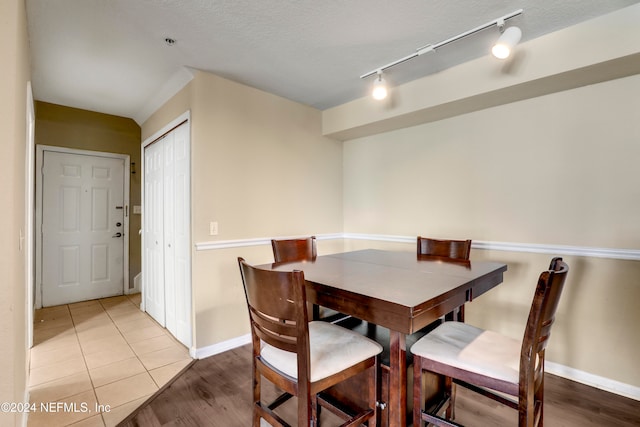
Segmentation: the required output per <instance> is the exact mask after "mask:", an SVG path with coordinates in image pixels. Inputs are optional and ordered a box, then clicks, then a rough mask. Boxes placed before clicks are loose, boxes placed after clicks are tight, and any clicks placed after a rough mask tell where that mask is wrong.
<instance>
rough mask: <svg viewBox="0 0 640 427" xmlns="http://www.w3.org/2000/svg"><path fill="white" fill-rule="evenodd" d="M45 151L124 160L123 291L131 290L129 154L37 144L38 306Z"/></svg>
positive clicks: (38, 305) (38, 301)
mask: <svg viewBox="0 0 640 427" xmlns="http://www.w3.org/2000/svg"><path fill="white" fill-rule="evenodd" d="M45 151H51V152H57V153H65V154H78V155H84V156H93V157H107V158H110V159H120V160H124V180H123V182H124V209H125V211H124V226H123V232H124V239H123V244H124V248H123V263H122V264H123V266H122V267H123V268H122V270H123V271H122V278H123V280H122V283H123V285H122V293H123V295H126V294H128V293H129V292H128V291H129V287H130V284H129V216H130V215H131V212H129V190H130V188H129V186H130V180H131V160H130V156H129V155H128V154H119V153H107V152H103V151H91V150H79V149H75V148H66V147H56V146H52V145H41V144H38V145H36V169H35V170H36V222H35V227H36V274H35V281H36V294H35V300H36V301H35V303H36V308H42V189H43V182H42V166H43V162H44V153H45Z"/></svg>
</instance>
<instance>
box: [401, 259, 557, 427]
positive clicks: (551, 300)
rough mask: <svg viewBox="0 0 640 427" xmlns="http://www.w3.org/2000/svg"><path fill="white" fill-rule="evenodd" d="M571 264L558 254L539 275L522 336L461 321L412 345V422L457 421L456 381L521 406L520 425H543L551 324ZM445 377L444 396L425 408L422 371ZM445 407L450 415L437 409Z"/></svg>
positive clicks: (443, 422) (439, 329)
mask: <svg viewBox="0 0 640 427" xmlns="http://www.w3.org/2000/svg"><path fill="white" fill-rule="evenodd" d="M568 271H569V267H568V266H567V264H566V263H565V262H563V261H562V258H554V259H553V260H552V261H551V265H550V266H549V270H547V271H543V272H542V273H541V274H540V278H539V279H538V284H537V286H536V290H535V295H534V297H533V303H532V304H531V309H530V311H529V318H528V320H527V324H526V327H525V331H524V337H523V339H522V340H521V341H520V340H516V339H513V338H510V337H506V336H504V335H501V334H499V333H496V332H492V331H487V330H483V329H480V328H476V327H474V326H471V325H468V324H466V323H461V322H445V323H443V324H442V325H440V326H438V327H437V328H436V329H434V330H433V331H432V332H430V333H429V334H427V335H425V336H424V337H423V338H421V339H420V340H419V341H418V342H416V343H415V344H414V345H413V346H412V347H411V352H412V353H413V364H414V386H413V393H414V395H413V399H414V403H413V408H414V410H413V425H414V427H419V426H420V425H421V422H422V421H426V422H428V423H431V424H434V425H437V426H459V425H460V424H456V423H452V422H450V421H449V420H451V419H454V418H455V413H454V411H453V409H454V407H453V405H454V394H453V392H454V391H455V390H454V389H453V386H452V383H454V384H456V385H460V386H463V387H466V388H469V389H471V390H473V391H475V392H478V393H481V394H483V395H485V396H487V397H490V398H492V399H494V400H496V401H498V402H500V403H502V404H505V405H507V406H509V407H511V408H514V409H517V410H518V413H519V415H518V419H519V421H518V426H519V427H534V426H542V422H543V392H544V360H545V348H546V346H547V343H548V340H549V335H550V333H551V326H552V325H553V321H554V318H555V312H556V308H557V306H558V301H559V300H560V295H561V293H562V288H563V287H564V282H565V280H566V277H567V273H568ZM424 371H426V372H432V373H436V374H439V375H442V376H444V377H445V378H446V381H445V384H446V388H447V390H446V393H445V400H443V401H442V402H440V404H438V405H434V407H435V409H434V410H430V411H429V412H426V411H424V410H423V404H424V398H423V396H422V387H421V382H422V373H423V372H424ZM445 409H446V418H447V419H449V420H447V419H445V418H443V417H441V416H440V415H439V414H441V413H442V412H443V410H445Z"/></svg>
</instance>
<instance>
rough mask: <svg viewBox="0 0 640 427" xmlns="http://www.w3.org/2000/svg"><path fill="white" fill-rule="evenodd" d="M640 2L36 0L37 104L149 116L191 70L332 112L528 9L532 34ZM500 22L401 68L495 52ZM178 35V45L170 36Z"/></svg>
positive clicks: (521, 21)
mask: <svg viewBox="0 0 640 427" xmlns="http://www.w3.org/2000/svg"><path fill="white" fill-rule="evenodd" d="M638 2H640V0H636V1H630V0H606V1H604V0H563V1H558V0H520V1H515V0H502V1H500V0H430V1H427V0H398V1H389V0H349V1H318V0H54V1H52V0H27V2H26V3H27V17H28V23H29V37H30V43H31V61H32V62H31V65H32V80H33V81H32V85H33V90H34V96H35V98H36V99H37V100H41V101H46V102H51V103H56V104H61V105H67V106H71V107H77V108H83V109H87V110H92V111H99V112H103V113H108V114H115V115H119V116H124V117H131V118H134V119H136V120H137V121H138V122H141V121H143V120H144V119H146V117H148V115H149V114H150V113H151V112H152V111H150V110H149V108H152V107H150V105H153V103H154V100H155V101H157V100H158V94H159V93H160V92H162V91H166V90H170V89H171V86H172V85H180V84H181V82H184V81H186V80H185V79H187V78H188V77H185V76H186V75H187V74H188V73H186V72H185V68H184V67H188V68H195V69H200V70H205V71H209V72H212V73H215V74H217V75H220V76H222V77H226V78H228V79H231V80H234V81H237V82H240V83H244V84H247V85H249V86H253V87H256V88H258V89H262V90H265V91H267V92H271V93H274V94H276V95H280V96H283V97H285V98H288V99H291V100H294V101H298V102H301V103H303V104H307V105H309V106H312V107H316V108H319V109H326V108H329V107H332V106H335V105H339V104H342V103H345V102H347V101H350V100H353V99H356V98H360V97H362V96H365V95H366V94H367V92H368V88H369V85H370V83H371V79H365V80H360V78H359V76H360V75H361V74H364V73H366V72H368V71H371V70H373V69H376V68H378V67H380V66H382V65H384V64H387V63H389V62H391V61H394V60H396V59H399V58H401V57H403V56H405V55H409V54H411V53H412V52H413V51H414V50H415V49H417V48H419V47H422V46H424V45H426V44H429V43H437V42H440V41H442V40H445V39H447V38H449V37H452V36H455V35H457V34H459V33H462V32H464V31H467V30H469V29H471V28H474V27H477V26H478V25H481V24H484V23H486V22H489V21H491V20H493V19H496V18H498V17H500V16H502V15H505V14H507V13H509V12H512V11H514V10H517V9H520V8H522V9H524V13H523V14H522V15H520V16H518V17H516V18H513V19H511V20H509V21H508V23H509V24H511V25H517V26H519V27H520V28H521V29H522V31H523V39H522V40H523V41H526V40H530V39H532V38H536V37H539V36H541V35H544V34H546V33H549V32H553V31H556V30H559V29H562V28H564V27H567V26H571V25H574V24H577V23H579V22H582V21H585V20H587V19H590V18H593V17H596V16H599V15H602V14H605V13H608V12H611V11H614V10H617V9H620V8H622V7H625V6H628V5H631V4H634V3H638ZM497 36H498V31H497V30H496V29H495V28H493V29H488V30H485V31H483V32H481V33H480V34H477V35H474V36H471V37H469V38H467V39H464V40H461V41H457V42H454V43H452V44H450V45H448V46H446V47H443V48H441V49H439V50H437V51H436V52H435V53H431V54H428V55H423V56H421V57H419V58H416V59H414V60H412V61H411V62H409V63H406V64H401V65H399V66H397V67H394V68H392V69H391V70H389V73H388V74H387V78H388V79H389V80H390V81H392V82H393V83H395V84H399V83H404V82H407V81H411V80H414V79H416V78H420V77H423V76H425V75H427V74H430V73H434V72H437V71H440V70H443V69H445V68H448V67H451V66H454V65H456V64H459V63H461V62H464V61H468V60H471V59H475V58H477V57H479V56H482V55H487V54H488V52H489V49H490V45H491V43H492V41H494V40H495V39H496V38H497ZM166 37H171V38H174V39H175V40H176V43H175V44H174V45H173V46H168V45H167V44H166V43H165V42H164V40H165V38H166Z"/></svg>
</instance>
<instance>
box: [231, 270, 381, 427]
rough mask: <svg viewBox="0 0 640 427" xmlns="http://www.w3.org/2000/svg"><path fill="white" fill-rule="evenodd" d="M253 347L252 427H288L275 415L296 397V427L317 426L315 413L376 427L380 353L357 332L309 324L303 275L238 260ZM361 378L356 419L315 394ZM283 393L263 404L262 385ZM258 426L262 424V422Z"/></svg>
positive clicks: (378, 346)
mask: <svg viewBox="0 0 640 427" xmlns="http://www.w3.org/2000/svg"><path fill="white" fill-rule="evenodd" d="M238 264H239V266H240V273H241V276H242V283H243V287H244V291H245V297H246V301H247V307H248V310H249V320H250V325H251V343H252V346H253V357H252V372H253V403H254V404H253V427H258V426H260V425H261V423H263V422H265V421H266V422H267V423H269V424H270V425H272V426H279V427H290V425H289V424H288V423H287V422H286V421H285V420H284V419H283V418H282V417H281V415H278V414H277V413H276V412H275V409H277V407H278V406H280V405H281V404H282V403H284V402H286V401H288V400H289V399H290V398H291V397H292V396H296V397H297V399H298V402H297V408H298V410H297V424H295V425H297V426H300V427H301V426H305V427H306V426H317V425H318V419H319V416H320V408H321V407H327V408H330V410H331V412H332V413H334V414H336V415H337V416H339V417H341V418H342V419H343V420H345V423H344V424H342V426H345V427H346V426H360V425H362V424H364V423H366V425H367V426H369V427H375V425H376V416H377V408H376V402H377V398H378V386H377V364H378V354H380V352H381V351H382V347H381V346H380V345H379V344H378V343H376V342H375V341H373V340H370V339H368V338H366V337H364V336H362V335H360V334H358V333H356V332H353V331H350V330H348V329H345V328H343V327H341V326H337V325H333V324H331V323H327V322H321V321H312V322H309V321H308V320H309V318H308V312H307V304H306V290H305V280H304V273H303V272H302V271H274V270H264V269H259V268H256V267H253V266H251V265H249V264H247V263H246V261H245V260H244V259H242V258H238ZM360 373H365V374H363V375H366V377H367V379H368V380H367V387H366V390H362V391H361V392H362V393H366V394H365V395H366V396H367V400H368V402H369V404H368V405H369V408H365V409H361V410H360V409H359V412H358V413H357V414H355V415H353V414H347V412H345V411H344V410H342V408H338V407H334V406H332V405H331V404H330V402H329V401H328V400H327V399H324V398H323V397H322V396H319V393H320V392H321V391H323V390H326V389H327V388H329V387H332V386H334V385H335V384H338V383H339V382H342V381H344V380H346V379H348V378H351V377H353V376H355V375H358V374H360ZM262 378H265V379H267V380H269V381H270V382H271V383H273V384H274V385H275V386H276V387H277V388H278V389H280V390H282V391H283V392H284V393H283V394H281V395H280V396H279V397H278V398H276V399H275V400H274V401H273V402H271V403H268V404H267V403H263V402H262V398H261V379H262ZM262 420H263V421H262Z"/></svg>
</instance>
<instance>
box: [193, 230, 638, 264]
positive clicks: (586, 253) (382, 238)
mask: <svg viewBox="0 0 640 427" xmlns="http://www.w3.org/2000/svg"><path fill="white" fill-rule="evenodd" d="M416 236H417V235H416ZM416 236H400V235H388V234H363V233H333V234H316V238H317V239H318V240H336V239H347V240H348V239H352V240H371V241H378V242H395V243H409V244H414V243H415V241H416ZM299 237H301V236H277V237H261V238H252V239H237V240H220V241H212V242H198V243H196V244H195V248H196V251H209V250H217V249H228V248H239V247H245V246H261V245H270V244H271V239H272V238H273V239H293V238H299ZM471 247H472V248H473V249H481V250H491V251H505V252H528V253H539V254H553V255H574V256H582V257H591V258H609V259H621V260H632V261H640V249H619V248H597V247H590V246H570V245H553V244H540V243H518V242H493V241H483V240H474V241H473V243H472V244H471Z"/></svg>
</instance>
